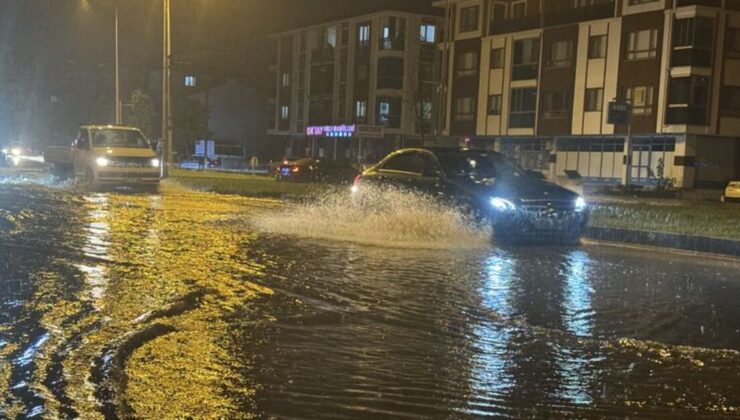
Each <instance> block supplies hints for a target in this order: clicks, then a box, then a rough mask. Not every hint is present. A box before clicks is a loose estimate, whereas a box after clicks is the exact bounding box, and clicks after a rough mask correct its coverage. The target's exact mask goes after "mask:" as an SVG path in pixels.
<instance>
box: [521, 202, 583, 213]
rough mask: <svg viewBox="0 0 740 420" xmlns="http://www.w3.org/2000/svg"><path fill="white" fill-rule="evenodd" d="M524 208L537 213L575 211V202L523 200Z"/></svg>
mask: <svg viewBox="0 0 740 420" xmlns="http://www.w3.org/2000/svg"><path fill="white" fill-rule="evenodd" d="M522 208H523V209H524V210H527V211H531V212H537V213H550V212H561V211H570V210H574V209H575V202H573V201H572V200H548V199H536V200H522Z"/></svg>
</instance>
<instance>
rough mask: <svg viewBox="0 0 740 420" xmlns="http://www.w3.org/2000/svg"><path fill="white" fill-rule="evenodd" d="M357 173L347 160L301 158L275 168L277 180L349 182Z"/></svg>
mask: <svg viewBox="0 0 740 420" xmlns="http://www.w3.org/2000/svg"><path fill="white" fill-rule="evenodd" d="M358 173H359V171H358V170H357V169H356V168H355V167H353V166H352V165H351V164H350V163H349V162H348V161H345V160H336V161H334V160H328V159H314V158H302V159H298V160H295V161H292V162H291V161H285V162H283V164H282V165H279V166H278V167H277V169H276V173H275V177H276V178H277V180H278V181H293V182H332V183H350V182H352V179H353V178H354V177H355V176H356V175H357V174H358Z"/></svg>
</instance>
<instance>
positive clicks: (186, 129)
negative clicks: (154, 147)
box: [172, 95, 211, 157]
mask: <svg viewBox="0 0 740 420" xmlns="http://www.w3.org/2000/svg"><path fill="white" fill-rule="evenodd" d="M178 96H179V97H178V98H176V100H175V101H173V109H172V111H173V115H172V119H173V133H172V143H173V144H172V150H173V152H176V153H177V154H178V155H179V156H182V157H187V156H190V155H191V154H192V152H193V147H194V145H195V142H196V140H204V139H207V138H208V137H210V135H211V133H210V132H209V131H208V110H207V109H206V106H205V105H204V104H203V103H202V102H200V101H199V100H197V99H195V98H192V97H188V96H184V95H182V96H181V95H178Z"/></svg>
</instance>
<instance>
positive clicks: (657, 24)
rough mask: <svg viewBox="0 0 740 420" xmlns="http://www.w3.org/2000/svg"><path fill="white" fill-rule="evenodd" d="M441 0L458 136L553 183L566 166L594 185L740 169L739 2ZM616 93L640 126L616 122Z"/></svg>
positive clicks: (453, 127) (718, 180)
mask: <svg viewBox="0 0 740 420" xmlns="http://www.w3.org/2000/svg"><path fill="white" fill-rule="evenodd" d="M435 5H436V6H438V7H440V8H443V9H444V10H445V26H446V27H448V28H450V30H448V31H446V32H447V37H446V39H445V40H444V43H445V46H446V48H445V49H444V51H445V56H446V57H449V59H448V60H446V61H447V62H448V63H449V66H448V71H447V81H446V84H447V86H448V89H447V93H448V94H447V98H446V102H447V110H448V112H447V113H446V118H445V129H446V130H447V132H448V133H449V134H451V135H457V136H462V137H467V138H468V139H469V141H471V142H474V143H479V144H482V145H484V146H487V147H493V148H495V149H497V150H499V151H501V152H503V153H505V154H507V155H509V156H511V157H513V158H515V159H517V160H518V161H519V162H520V163H521V164H522V165H524V166H525V167H527V168H530V169H536V170H540V171H542V172H543V173H544V174H546V175H547V176H549V177H551V178H553V179H555V180H561V179H564V177H565V176H566V173H565V171H566V170H573V171H577V172H578V173H579V174H580V175H581V176H583V177H584V178H585V179H586V181H587V182H590V183H594V184H598V183H607V184H616V183H620V182H621V183H624V182H625V180H626V178H627V176H629V177H630V182H632V183H633V184H636V185H649V184H654V183H656V182H659V180H662V181H663V182H665V181H666V180H673V181H674V182H675V185H676V186H677V187H682V188H694V187H696V188H700V187H713V186H718V185H721V184H724V183H725V182H726V181H727V180H728V179H731V178H734V179H738V178H740V1H739V0H616V1H614V0H438V1H436V2H435ZM614 100H617V101H620V102H627V103H630V104H631V107H632V111H631V119H630V123H629V124H624V125H612V124H609V119H608V108H609V103H610V102H612V101H614ZM628 132H631V135H632V136H631V138H632V141H631V143H630V142H628V141H627V139H628V138H629V136H628V135H627V134H628ZM627 144H631V147H627ZM628 148H629V149H631V150H627V149H628ZM628 159H631V160H630V161H629V162H630V166H628V165H627V162H628ZM628 167H629V169H630V170H629V172H630V173H629V174H627V168H628Z"/></svg>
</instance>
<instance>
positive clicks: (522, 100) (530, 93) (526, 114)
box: [509, 88, 537, 128]
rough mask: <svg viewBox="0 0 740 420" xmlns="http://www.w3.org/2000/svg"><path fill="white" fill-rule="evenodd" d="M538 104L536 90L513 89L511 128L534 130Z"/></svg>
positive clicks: (510, 112) (510, 113)
mask: <svg viewBox="0 0 740 420" xmlns="http://www.w3.org/2000/svg"><path fill="white" fill-rule="evenodd" d="M536 104H537V89H536V88H519V89H512V90H511V109H510V111H509V126H510V127H511V128H534V114H535V107H536Z"/></svg>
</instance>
